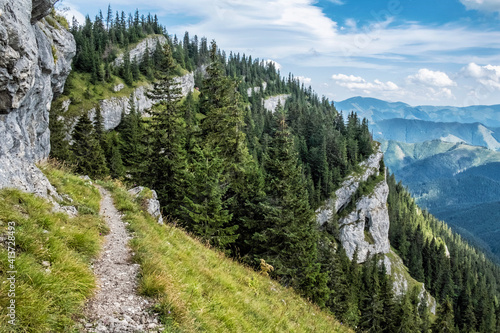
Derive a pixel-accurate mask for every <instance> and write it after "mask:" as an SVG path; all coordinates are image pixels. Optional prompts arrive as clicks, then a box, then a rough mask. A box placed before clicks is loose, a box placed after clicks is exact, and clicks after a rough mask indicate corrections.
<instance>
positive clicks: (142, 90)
mask: <svg viewBox="0 0 500 333" xmlns="http://www.w3.org/2000/svg"><path fill="white" fill-rule="evenodd" d="M176 81H177V82H178V83H179V87H180V88H181V91H182V96H186V95H187V94H188V93H189V92H190V91H193V89H194V74H193V73H188V74H186V75H184V76H181V77H178V78H176ZM148 89H151V86H141V87H138V88H136V89H135V90H134V92H133V93H132V100H133V102H134V105H135V109H136V110H137V111H139V112H140V113H142V114H144V113H145V111H147V110H148V109H150V108H151V107H152V106H153V101H152V100H151V99H149V98H148V96H147V91H148ZM129 101H130V97H126V96H124V97H112V98H110V99H104V100H101V101H100V102H99V105H100V107H101V113H102V117H103V119H104V128H105V129H106V130H111V129H114V128H115V127H117V126H118V125H119V124H120V122H121V119H122V114H126V113H128V105H129ZM89 112H90V117H91V118H92V119H93V116H94V114H95V108H94V109H91V110H89ZM145 116H147V114H145Z"/></svg>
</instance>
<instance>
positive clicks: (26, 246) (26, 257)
mask: <svg viewBox="0 0 500 333" xmlns="http://www.w3.org/2000/svg"><path fill="white" fill-rule="evenodd" d="M42 169H43V171H44V172H45V174H46V175H47V176H48V178H49V179H50V180H51V181H52V183H53V184H55V185H56V187H57V190H58V192H59V193H60V194H63V195H64V196H65V198H66V199H65V200H66V202H65V203H64V204H72V205H75V206H76V207H77V208H78V211H79V213H80V214H79V216H77V217H74V218H70V217H68V215H66V214H64V213H55V212H54V211H53V205H52V204H51V203H50V202H48V201H47V200H45V199H42V198H39V197H36V196H34V195H32V194H28V193H23V192H21V191H17V190H12V189H3V190H0V239H1V240H2V241H1V242H0V332H71V331H72V330H73V326H74V320H75V318H77V316H78V314H79V313H80V312H81V309H82V307H83V305H84V303H85V300H86V299H87V298H88V297H89V296H90V295H91V294H92V292H93V290H94V288H95V278H94V274H93V273H92V271H91V269H90V263H91V260H92V258H94V257H95V256H96V255H97V254H98V253H99V250H100V248H101V240H102V235H103V234H104V233H105V232H106V230H107V229H106V227H105V224H104V221H103V220H102V219H101V218H100V217H99V215H98V211H99V201H100V195H99V192H98V190H97V189H95V188H94V187H93V186H92V185H91V184H90V183H89V182H88V181H84V180H83V179H80V178H79V177H77V176H74V175H71V174H69V173H68V172H67V170H65V169H64V168H56V167H54V166H53V165H50V164H46V165H44V166H42ZM71 200H72V202H70V201H71ZM9 222H15V254H16V256H15V262H14V265H15V270H16V271H17V273H16V274H15V277H16V284H15V287H16V289H15V304H16V320H15V323H16V325H15V326H13V325H11V324H9V322H8V321H9V320H10V318H9V317H8V316H7V314H8V312H7V308H6V307H7V305H8V304H10V303H9V302H10V299H11V297H9V295H8V293H9V290H10V289H9V283H5V281H7V280H6V279H7V277H8V274H7V272H8V271H12V269H10V264H11V263H12V262H9V260H8V253H7V251H8V243H7V241H6V237H5V236H6V235H7V230H8V223H9Z"/></svg>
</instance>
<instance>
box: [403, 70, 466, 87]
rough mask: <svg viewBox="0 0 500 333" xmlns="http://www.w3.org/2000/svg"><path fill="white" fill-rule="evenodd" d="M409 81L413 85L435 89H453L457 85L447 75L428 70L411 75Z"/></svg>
mask: <svg viewBox="0 0 500 333" xmlns="http://www.w3.org/2000/svg"><path fill="white" fill-rule="evenodd" d="M407 79H408V81H409V82H412V83H417V84H423V85H426V86H434V87H451V86H456V85H457V84H456V83H455V82H454V81H453V80H452V79H450V78H449V77H448V75H447V74H446V73H444V72H440V71H431V70H429V69H427V68H422V69H420V70H419V71H418V73H417V74H415V75H410V76H408V78H407Z"/></svg>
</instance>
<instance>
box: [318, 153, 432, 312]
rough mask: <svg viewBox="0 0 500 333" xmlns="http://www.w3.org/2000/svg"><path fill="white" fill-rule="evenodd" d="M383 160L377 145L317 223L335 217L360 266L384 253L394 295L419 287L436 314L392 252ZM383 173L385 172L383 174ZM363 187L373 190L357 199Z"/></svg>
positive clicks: (320, 211) (350, 254)
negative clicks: (381, 167)
mask: <svg viewBox="0 0 500 333" xmlns="http://www.w3.org/2000/svg"><path fill="white" fill-rule="evenodd" d="M383 158H384V155H383V153H382V151H381V150H380V145H377V146H376V151H375V152H374V153H373V154H372V155H371V156H370V157H369V158H368V159H366V160H365V161H363V162H362V163H360V164H359V170H360V171H358V172H356V173H354V174H352V175H350V176H348V177H347V178H346V179H345V180H344V181H343V182H342V184H341V186H340V187H339V189H338V190H337V191H335V193H334V195H333V198H331V199H330V200H328V201H327V202H326V203H325V204H324V206H323V207H320V208H319V209H318V210H317V211H316V220H317V222H318V223H319V224H320V225H324V224H325V223H328V222H329V221H330V220H331V219H332V218H333V217H334V216H336V217H337V218H338V224H339V231H340V235H339V236H340V241H341V243H342V246H343V247H344V249H345V251H346V254H347V255H348V257H349V259H351V260H353V258H354V253H355V252H356V250H357V251H358V252H357V261H358V263H362V262H365V261H366V260H367V258H368V256H369V255H373V254H383V255H384V257H383V258H384V259H383V262H384V264H385V266H386V269H387V274H389V275H391V277H392V279H393V289H394V293H395V295H396V296H400V295H402V294H404V293H405V292H407V291H409V290H410V289H411V288H413V287H415V286H416V287H417V288H419V289H418V290H419V292H420V296H419V298H420V299H421V300H424V299H425V301H426V302H427V304H428V306H429V308H430V310H431V312H432V313H435V310H436V302H435V300H434V298H433V297H432V296H430V295H429V293H428V292H427V291H426V290H425V287H424V285H423V284H422V283H419V282H417V281H415V280H414V279H413V278H412V277H411V276H410V274H409V273H408V270H407V268H406V267H405V266H404V264H403V261H402V260H401V258H400V257H399V256H398V255H397V254H396V253H395V252H393V251H392V250H391V246H390V243H389V224H390V223H389V212H388V209H387V197H388V195H389V186H388V185H387V182H386V177H385V171H382V170H380V165H381V161H382V160H383ZM380 172H384V173H383V175H382V174H380ZM362 184H363V185H365V186H366V185H367V184H369V186H368V187H369V188H373V190H371V191H370V193H367V194H363V195H361V196H360V197H357V196H356V194H357V193H359V191H358V190H359V189H360V186H361V185H362Z"/></svg>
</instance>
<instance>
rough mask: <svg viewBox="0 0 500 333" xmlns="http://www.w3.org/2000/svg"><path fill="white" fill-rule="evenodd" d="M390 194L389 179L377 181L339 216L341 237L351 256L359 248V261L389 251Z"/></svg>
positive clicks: (350, 256) (351, 256)
mask: <svg viewBox="0 0 500 333" xmlns="http://www.w3.org/2000/svg"><path fill="white" fill-rule="evenodd" d="M388 195H389V186H387V183H386V182H385V181H382V182H380V183H378V184H377V185H376V186H375V189H374V190H373V193H371V194H370V195H366V196H363V197H361V199H359V200H358V201H357V202H356V206H355V208H354V209H353V210H352V211H351V212H350V213H349V214H348V215H347V216H345V217H343V218H341V219H340V220H339V227H340V240H341V241H342V245H343V246H344V249H345V251H346V253H347V255H348V256H349V258H350V259H351V260H352V258H353V255H354V252H355V251H356V249H357V250H358V262H364V261H366V259H367V256H368V255H369V254H376V253H384V254H385V253H388V252H389V250H390V245H389V212H388V211H387V196H388Z"/></svg>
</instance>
